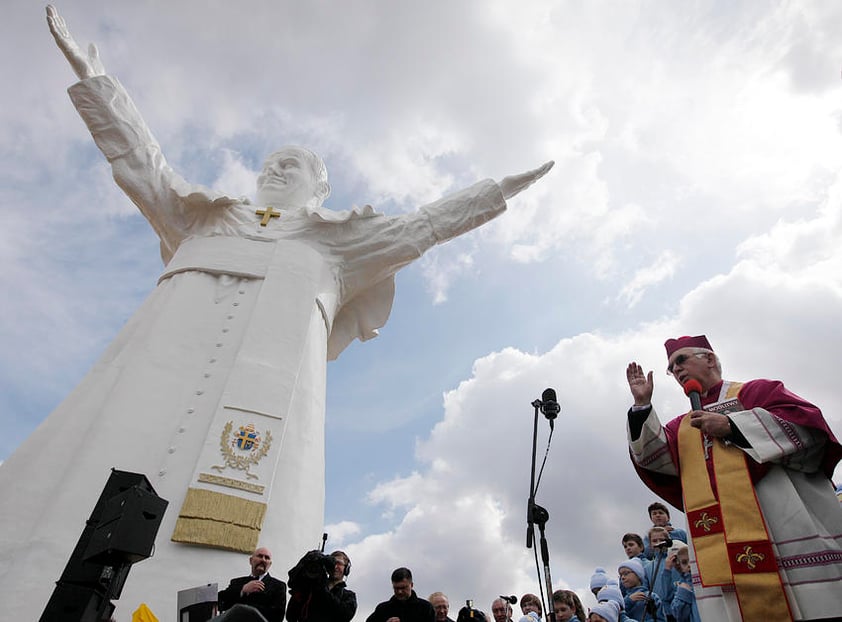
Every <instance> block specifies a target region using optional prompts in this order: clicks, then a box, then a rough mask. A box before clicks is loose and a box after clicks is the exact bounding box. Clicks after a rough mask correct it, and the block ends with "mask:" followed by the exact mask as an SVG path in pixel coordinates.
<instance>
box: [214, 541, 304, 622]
mask: <svg viewBox="0 0 842 622" xmlns="http://www.w3.org/2000/svg"><path fill="white" fill-rule="evenodd" d="M249 564H250V565H251V574H250V575H247V576H245V577H237V578H236V579H231V583H229V584H228V587H227V588H225V589H224V590H222V591H221V592H220V593H219V610H220V611H225V610H227V609H230V608H231V607H233V606H234V605H249V606H251V607H254V608H255V609H257V610H258V611H259V612H260V613H261V614H262V615H263V617H264V618H266V621H267V622H281V621H282V620H283V619H284V609H286V604H287V586H286V583H284V582H283V581H281V580H280V579H276V578H275V577H272V576H269V568H270V566H272V553H271V551H269V549H267V548H264V547H261V548H259V549H257V550H256V551H255V552H254V553H252V554H251V557H249Z"/></svg>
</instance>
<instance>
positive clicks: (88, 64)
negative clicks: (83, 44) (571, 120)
mask: <svg viewBox="0 0 842 622" xmlns="http://www.w3.org/2000/svg"><path fill="white" fill-rule="evenodd" d="M47 24H48V25H49V26H50V32H51V33H52V34H53V39H55V40H56V45H58V47H59V49H60V50H61V51H62V53H63V54H64V56H65V58H67V60H68V62H69V63H70V66H71V67H72V68H73V71H75V72H76V75H77V76H79V79H80V80H84V79H85V78H92V77H93V76H101V75H104V74H105V67H103V66H102V61H101V60H99V52H98V51H97V49H96V46H95V45H94V44H93V43H91V44H89V45H88V53H87V55H85V54H84V53H83V52H82V50H81V49H80V48H79V45H78V44H77V43H76V40H75V39H74V38H73V37H72V36H71V34H70V31H69V30H68V29H67V24H65V23H64V18H63V17H62V16H61V15H59V14H58V11H56V8H55V7H54V6H53V5H52V4H48V5H47Z"/></svg>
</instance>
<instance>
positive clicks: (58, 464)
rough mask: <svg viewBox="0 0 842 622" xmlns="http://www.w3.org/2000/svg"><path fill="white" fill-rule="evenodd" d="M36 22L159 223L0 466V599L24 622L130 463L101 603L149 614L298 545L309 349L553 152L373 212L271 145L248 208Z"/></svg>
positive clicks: (319, 492) (334, 349)
mask: <svg viewBox="0 0 842 622" xmlns="http://www.w3.org/2000/svg"><path fill="white" fill-rule="evenodd" d="M47 20H48V23H49V27H50V31H51V32H52V34H53V37H54V38H55V41H56V43H57V44H58V46H59V48H60V49H61V51H62V52H63V53H64V55H65V56H66V57H67V59H68V60H69V62H70V64H71V66H72V67H73V69H74V71H75V72H76V74H77V75H78V77H79V82H77V83H76V84H74V85H73V86H71V87H70V89H69V93H70V97H71V99H72V101H73V104H74V105H75V106H76V109H77V110H78V112H79V114H80V115H81V117H82V119H83V120H84V122H85V123H86V124H87V126H88V128H89V130H90V132H91V134H92V135H93V138H94V140H95V141H96V144H97V146H98V147H99V149H100V150H101V151H102V153H103V154H104V155H105V157H106V158H107V159H108V162H109V163H110V164H111V167H112V170H113V175H114V179H115V180H116V182H117V184H119V186H120V187H121V188H122V189H123V190H124V191H125V193H126V194H127V195H128V196H129V197H130V198H131V200H132V201H133V202H134V203H135V204H136V205H137V207H138V208H139V209H140V211H141V213H142V214H143V215H144V217H145V218H146V219H147V220H148V221H149V223H150V224H151V225H152V227H153V228H154V230H155V232H156V233H157V234H158V236H159V238H160V240H161V255H162V258H163V261H164V264H165V267H164V270H163V273H162V274H161V277H160V279H159V282H158V286H157V287H156V288H155V290H154V291H153V292H152V293H151V294H150V296H149V297H148V298H147V299H146V300H145V301H144V303H143V304H142V305H141V307H140V309H139V310H138V311H137V313H135V315H134V316H133V317H132V318H131V319H130V320H129V321H128V323H127V324H126V326H125V327H124V328H123V329H122V330H121V332H120V333H119V334H118V335H117V337H116V338H115V339H114V341H113V343H111V344H110V346H109V347H108V348H107V350H106V351H105V353H104V354H103V355H102V357H101V358H100V359H99V360H98V361H97V363H96V364H95V365H94V367H93V369H92V370H91V371H90V372H89V373H88V375H87V376H86V377H85V378H84V379H83V380H82V382H81V383H80V385H79V386H78V387H77V388H76V389H75V390H74V391H73V392H72V393H71V394H70V395H69V396H68V397H67V398H66V399H65V400H64V402H62V403H61V404H60V405H59V406H58V408H57V409H56V410H55V411H54V412H53V413H51V414H50V416H49V417H48V418H47V419H46V420H45V421H44V423H43V424H42V425H41V426H40V427H39V428H38V429H37V430H36V431H35V432H34V433H33V434H32V436H31V437H30V438H29V439H28V440H27V441H26V442H25V443H23V444H22V445H21V446H20V448H19V449H18V451H16V452H15V454H14V455H12V456H11V457H10V458H9V459H8V460H7V461H6V462H5V463H4V464H3V465H2V467H0V491H2V495H3V498H4V499H5V501H4V502H3V503H2V504H0V551H2V553H0V575H2V580H0V585H2V586H3V587H2V589H3V591H4V592H5V596H6V597H5V598H3V599H2V600H3V602H4V605H3V607H4V612H5V615H6V616H8V619H16V620H23V619H31V617H32V612H33V611H36V610H38V608H39V606H40V607H43V605H44V604H46V602H47V600H48V598H49V596H50V594H51V593H52V589H53V581H54V580H57V579H58V577H59V575H60V574H61V571H62V569H63V567H64V565H65V563H66V562H67V559H68V557H69V555H70V553H71V551H72V550H73V547H74V545H75V543H76V541H77V539H78V537H79V535H80V533H81V530H82V527H83V526H84V522H85V520H86V518H87V517H88V516H89V514H90V511H91V509H92V508H93V505H94V503H95V501H96V499H97V497H98V495H99V492H100V491H101V488H102V485H103V484H104V483H105V480H106V479H107V477H108V475H109V469H110V468H111V467H116V468H118V469H121V470H124V471H133V472H139V473H143V474H145V475H146V476H147V477H148V478H149V480H150V481H151V483H152V485H153V486H154V488H155V489H156V491H157V492H158V494H159V495H160V496H161V497H163V498H165V499H167V500H169V502H170V506H169V509H168V511H167V513H166V515H165V517H164V520H163V522H162V524H161V528H160V531H159V533H158V538H157V542H156V549H155V554H154V557H153V558H152V559H150V560H147V561H145V562H143V563H140V564H137V565H136V566H135V567H134V568H133V569H132V571H131V574H130V576H129V579H128V581H127V582H126V585H125V588H124V590H123V594H122V596H121V598H120V600H119V602H118V605H119V607H120V609H121V610H123V607H127V610H128V611H132V610H133V609H134V608H135V607H137V606H138V604H139V603H141V602H146V603H147V604H148V605H149V606H150V608H151V610H152V611H153V612H155V613H156V615H158V616H164V619H166V618H167V617H168V616H170V615H171V614H172V612H173V610H174V609H175V602H176V592H177V591H178V590H180V589H184V588H188V587H193V586H195V585H198V584H202V583H206V582H213V581H217V582H220V583H221V582H224V581H226V580H227V579H228V578H230V577H231V576H232V572H234V571H235V569H236V568H237V566H238V564H239V562H240V561H241V559H240V556H241V553H239V551H249V552H251V551H252V550H253V549H254V548H255V547H256V545H257V543H258V540H259V541H260V542H264V543H267V544H270V545H271V546H272V548H273V550H275V551H277V552H278V553H279V554H278V555H277V558H276V564H275V566H276V567H277V568H281V569H285V568H289V567H291V566H292V565H294V562H295V561H296V560H297V559H298V557H300V556H301V554H303V552H305V551H307V550H308V549H311V548H313V547H314V546H315V545H316V543H317V542H318V541H319V536H320V534H321V532H322V523H323V506H324V405H325V374H326V363H327V360H329V359H334V358H336V357H337V356H338V355H339V354H340V353H341V352H342V350H343V349H344V348H345V347H346V346H347V345H348V344H349V343H350V342H351V341H352V340H353V339H355V338H359V339H361V340H366V339H369V338H371V337H374V336H375V335H376V330H377V329H378V328H379V327H380V326H383V325H384V324H385V322H386V320H387V318H388V316H389V311H390V309H391V305H392V299H393V295H394V275H395V273H396V272H397V271H398V270H399V269H400V268H402V267H403V266H405V265H407V264H409V263H410V262H412V261H414V260H415V259H417V258H418V257H420V256H421V255H422V254H423V253H424V252H425V251H426V250H427V249H429V248H430V247H432V246H433V245H435V244H438V243H440V242H444V241H446V240H449V239H451V238H453V237H455V236H458V235H460V234H462V233H464V232H467V231H470V230H472V229H474V228H475V227H478V226H480V225H482V224H483V223H485V222H487V221H488V220H490V219H492V218H494V217H496V216H498V215H499V214H501V213H502V212H503V211H504V210H505V209H506V199H508V198H509V197H512V196H514V195H515V194H517V193H519V192H520V191H521V190H523V189H525V188H526V187H528V186H529V185H531V184H532V183H534V182H535V181H536V180H537V179H539V178H541V177H542V176H543V175H544V174H545V173H546V172H547V171H548V170H549V169H550V168H551V167H552V162H548V163H547V164H545V165H543V166H541V167H540V168H537V169H535V170H533V171H529V172H527V173H523V174H520V175H513V176H510V177H506V178H505V179H503V180H502V181H500V182H499V183H496V182H494V181H492V180H486V181H482V182H479V183H477V184H475V185H473V186H471V187H469V188H467V189H465V190H462V191H460V192H458V193H456V194H453V195H450V196H447V197H445V198H443V199H441V200H439V201H436V202H434V203H431V204H429V205H425V206H423V207H421V208H420V209H418V210H417V211H416V212H414V213H411V214H406V215H401V216H384V215H382V214H378V213H376V212H375V211H374V210H373V209H372V208H371V207H370V206H365V207H364V208H362V209H356V208H355V209H354V210H351V211H346V212H333V211H330V210H327V209H324V208H322V203H323V201H324V200H325V198H326V197H327V196H328V193H329V190H330V188H329V186H328V183H327V173H326V170H325V166H324V164H323V162H322V161H321V159H320V158H319V157H318V156H316V155H315V154H313V153H312V152H310V151H308V150H306V149H303V148H300V147H286V148H284V149H281V150H280V151H278V152H276V153H274V154H272V155H270V156H269V157H268V158H267V160H266V163H265V165H264V168H263V171H262V173H261V174H260V176H259V177H258V190H257V196H256V203H255V204H250V203H249V202H248V201H247V200H244V199H241V198H234V197H230V196H227V195H224V194H221V193H217V192H214V191H212V190H209V189H207V188H203V187H199V186H194V185H191V184H189V183H188V182H186V181H185V180H184V179H183V178H181V177H180V176H179V175H178V174H177V173H175V172H174V171H173V170H172V169H171V168H170V167H169V166H168V164H167V162H166V160H165V159H164V156H163V155H162V153H161V149H160V147H159V145H158V143H157V142H156V140H155V139H154V137H153V136H152V134H151V133H150V131H149V129H148V128H147V126H146V124H145V123H144V121H143V119H142V118H141V117H140V114H139V113H138V111H137V109H136V108H135V106H134V104H133V102H132V100H131V99H130V98H129V96H128V94H127V93H126V91H125V90H124V89H123V87H122V85H121V84H120V83H119V82H118V81H117V80H116V79H115V78H114V77H111V76H108V75H105V71H104V69H103V66H102V63H101V62H100V60H99V55H98V52H97V50H96V47H95V46H93V45H91V46H90V47H89V49H88V51H87V53H83V52H82V51H81V50H80V48H79V47H78V45H77V44H76V42H75V41H74V39H73V38H72V37H71V35H70V33H69V32H68V30H67V27H66V25H65V23H64V20H63V19H62V18H61V17H60V16H59V15H58V13H57V12H56V11H55V9H54V8H53V7H48V8H47ZM124 611H125V610H124ZM123 617H124V616H123Z"/></svg>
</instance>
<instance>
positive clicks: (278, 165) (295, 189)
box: [257, 149, 321, 207]
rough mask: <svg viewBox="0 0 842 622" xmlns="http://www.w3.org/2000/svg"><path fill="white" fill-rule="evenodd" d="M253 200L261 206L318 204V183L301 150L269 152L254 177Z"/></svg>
mask: <svg viewBox="0 0 842 622" xmlns="http://www.w3.org/2000/svg"><path fill="white" fill-rule="evenodd" d="M257 202H258V203H259V204H261V205H275V206H282V205H286V206H292V207H301V206H305V205H319V204H321V199H320V198H319V182H318V180H317V179H316V178H315V175H314V174H313V171H312V169H311V168H310V166H309V165H308V164H307V162H306V161H305V159H304V156H303V154H302V153H301V152H299V151H297V150H295V149H289V150H281V151H279V152H278V153H275V154H273V155H272V156H271V157H270V158H269V159H267V160H266V163H265V164H264V165H263V171H262V172H261V173H260V175H258V176H257Z"/></svg>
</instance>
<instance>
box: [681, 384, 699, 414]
mask: <svg viewBox="0 0 842 622" xmlns="http://www.w3.org/2000/svg"><path fill="white" fill-rule="evenodd" d="M684 395H686V396H687V397H689V398H690V408H691V409H693V410H701V409H702V383H701V382H699V381H698V380H696V379H695V378H690V380H688V381H687V382H685V383H684Z"/></svg>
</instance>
